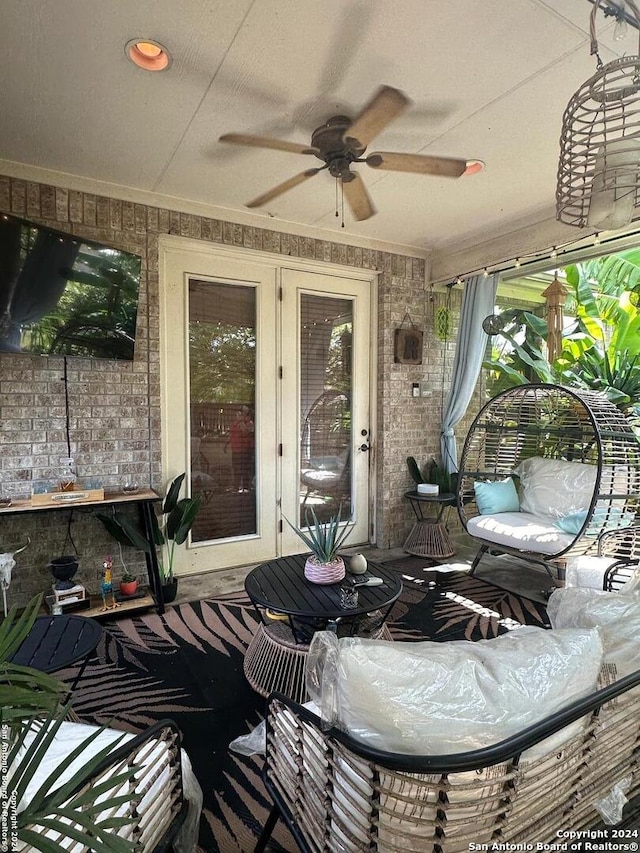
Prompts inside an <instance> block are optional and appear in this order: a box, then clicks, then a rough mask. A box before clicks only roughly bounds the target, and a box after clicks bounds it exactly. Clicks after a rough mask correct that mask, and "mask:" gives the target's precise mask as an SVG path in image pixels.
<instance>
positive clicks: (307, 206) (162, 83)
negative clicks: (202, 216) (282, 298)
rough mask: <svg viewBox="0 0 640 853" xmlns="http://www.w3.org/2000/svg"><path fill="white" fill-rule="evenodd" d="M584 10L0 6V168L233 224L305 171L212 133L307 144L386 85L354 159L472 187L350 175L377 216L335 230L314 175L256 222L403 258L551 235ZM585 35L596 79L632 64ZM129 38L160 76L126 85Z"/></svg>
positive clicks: (247, 2) (299, 162) (304, 160)
mask: <svg viewBox="0 0 640 853" xmlns="http://www.w3.org/2000/svg"><path fill="white" fill-rule="evenodd" d="M590 11H591V5H590V4H589V3H588V2H586V0H502V1H501V2H500V0H483V2H478V0H475V2H474V0H445V2H443V0H437V2H436V0H397V2H389V0H385V2H382V0H322V2H319V0H233V2H231V1H230V0H180V2H175V0H135V2H133V1H132V0H103V2H99V3H98V2H87V0H55V2H47V3H43V2H42V0H20V2H16V0H0V79H2V86H0V116H1V122H0V128H1V129H0V159H2V160H4V161H9V162H10V163H13V164H22V165H23V166H37V167H40V168H42V169H47V170H51V171H53V172H60V173H66V174H68V175H71V176H76V177H78V178H83V179H93V180H98V181H101V182H105V184H111V185H115V186H120V187H127V188H130V189H132V190H142V191H146V192H153V193H158V194H161V195H162V196H165V197H167V196H169V197H172V198H173V200H174V201H175V202H176V204H177V205H179V204H180V203H183V204H185V205H188V204H193V203H199V204H202V205H211V206H212V209H213V208H215V209H217V212H218V214H219V212H220V209H222V210H223V211H224V212H226V214H227V215H228V216H229V217H233V216H234V212H237V211H244V212H245V213H246V208H245V207H244V203H245V202H246V201H248V200H250V199H252V198H253V197H255V196H256V195H259V194H261V193H262V192H264V191H265V190H267V189H269V188H271V187H272V186H274V185H276V184H278V183H280V182H282V181H284V180H286V179H287V178H289V177H291V176H293V175H295V174H297V173H298V172H301V171H302V170H303V169H305V168H308V167H309V166H312V165H314V164H315V162H317V161H315V160H314V159H313V158H309V157H305V156H303V155H298V154H290V153H285V152H280V151H268V150H264V151H263V150H259V149H257V148H244V147H232V146H229V145H224V144H222V143H220V142H218V137H219V136H220V135H221V134H223V133H229V132H237V133H249V134H259V135H268V136H275V137H278V138H282V139H287V140H291V141H295V142H300V143H307V142H309V140H310V137H311V132H312V131H313V129H314V128H315V127H316V126H318V125H319V124H321V123H323V122H324V121H325V120H326V119H327V118H328V117H329V116H330V115H333V114H335V113H336V112H338V113H346V114H347V115H350V116H353V115H355V114H356V113H357V112H358V111H359V109H360V108H361V107H362V106H363V105H364V104H365V103H366V102H367V101H368V100H369V99H370V97H371V96H372V94H373V93H374V92H375V90H376V89H377V88H378V87H379V86H380V85H381V84H383V83H384V84H388V85H391V86H395V87H397V88H399V89H402V90H403V91H404V92H405V93H406V94H407V95H408V96H409V97H410V98H411V100H412V102H413V104H412V107H411V108H410V109H409V110H407V111H406V112H405V113H404V114H403V115H402V116H401V117H400V118H399V119H398V120H397V121H395V122H394V123H393V124H392V125H390V126H389V128H388V129H387V130H385V131H384V132H383V133H382V134H381V135H380V136H379V137H378V138H377V139H376V140H375V141H374V143H373V144H372V145H371V146H370V150H387V151H388V150H390V151H403V152H419V153H424V154H433V155H443V156H449V157H461V158H467V159H471V158H480V159H482V160H484V161H485V162H486V170H485V171H484V172H483V173H482V174H480V175H476V176H473V177H463V178H460V179H458V180H451V179H442V178H435V177H427V176H418V175H407V174H401V173H394V172H387V173H383V172H378V171H374V170H372V169H369V168H368V167H366V166H365V165H364V164H362V166H360V167H358V168H359V169H360V171H361V173H362V176H363V179H364V181H365V183H366V186H367V188H368V190H369V192H370V194H371V196H372V198H373V200H374V202H375V205H376V207H377V209H378V213H377V215H376V216H374V217H373V218H371V219H369V220H367V221H364V222H354V221H353V220H352V218H351V217H350V215H349V212H348V211H347V213H346V220H345V229H344V230H341V229H340V227H339V220H337V219H336V217H335V188H334V184H333V180H332V179H331V178H330V176H329V175H328V174H327V173H326V172H323V173H321V174H319V175H317V176H316V177H315V178H313V179H311V180H309V181H307V182H306V183H305V184H303V185H301V186H299V187H297V188H295V189H294V190H292V191H291V192H289V193H287V194H286V195H283V196H281V197H280V198H278V199H276V200H274V201H273V202H271V203H270V204H269V205H268V206H267V208H266V209H261V210H260V211H258V216H259V219H258V220H256V221H261V220H264V223H265V224H273V223H274V222H276V221H280V222H281V223H282V227H286V225H287V224H289V223H294V224H297V225H298V226H300V227H307V228H308V227H317V228H322V229H328V230H329V231H332V232H336V230H337V231H338V232H339V233H340V235H341V239H344V238H345V236H348V237H349V238H350V239H353V240H355V241H358V240H360V241H369V240H375V241H385V242H386V243H391V244H396V245H399V246H401V245H402V246H407V245H408V246H413V247H416V248H417V249H419V250H421V251H425V250H432V249H443V248H447V247H450V248H452V249H453V248H459V247H460V246H464V245H473V244H475V243H480V242H483V241H485V240H488V239H490V238H494V237H497V236H499V235H500V234H501V233H504V232H506V231H509V230H510V229H511V228H512V227H513V223H514V222H520V221H524V220H527V219H530V220H531V221H536V220H544V219H548V218H552V217H553V215H554V193H555V176H556V168H557V158H558V139H559V135H560V128H561V122H562V113H563V111H564V108H565V107H566V105H567V102H568V101H569V99H570V97H571V96H572V94H573V93H574V92H575V91H576V89H577V88H578V87H579V86H580V85H581V84H582V83H583V82H584V80H585V79H587V78H588V77H589V76H590V75H591V74H592V73H593V72H594V71H595V60H594V59H593V58H592V57H590V55H589V36H588V32H589V13H590ZM598 20H599V22H600V26H599V35H600V47H601V56H602V58H603V60H604V61H607V60H609V59H611V58H614V55H616V54H621V53H622V52H627V53H635V52H637V33H636V32H635V30H630V32H629V34H628V36H627V38H626V40H625V41H624V42H614V41H613V39H612V28H613V24H612V22H610V21H606V22H605V19H604V18H603V17H602V15H599V18H598ZM136 36H144V37H147V38H153V39H157V40H158V41H160V42H162V43H164V44H165V45H166V46H167V47H168V48H169V50H170V51H171V53H172V55H173V64H172V66H171V68H170V69H169V70H168V71H166V72H163V73H160V74H150V73H148V72H144V71H141V70H139V69H137V68H135V67H134V66H133V65H132V64H131V63H130V62H129V61H128V60H127V59H126V57H125V54H124V45H125V43H126V42H127V41H128V40H129V39H130V38H133V37H136ZM614 51H615V52H614ZM4 165H5V166H6V165H7V163H5V164H4ZM342 235H344V236H342Z"/></svg>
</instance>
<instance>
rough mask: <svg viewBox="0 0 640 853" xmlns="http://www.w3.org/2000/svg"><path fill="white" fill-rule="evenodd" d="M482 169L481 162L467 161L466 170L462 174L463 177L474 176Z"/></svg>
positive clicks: (482, 164)
mask: <svg viewBox="0 0 640 853" xmlns="http://www.w3.org/2000/svg"><path fill="white" fill-rule="evenodd" d="M483 169H484V162H483V161H482V160H467V168H466V169H465V170H464V172H463V173H462V174H463V175H475V174H477V173H478V172H481V171H482V170H483Z"/></svg>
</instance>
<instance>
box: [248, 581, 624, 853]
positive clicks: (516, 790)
mask: <svg viewBox="0 0 640 853" xmlns="http://www.w3.org/2000/svg"><path fill="white" fill-rule="evenodd" d="M639 582H640V578H636V580H635V582H634V581H631V582H629V584H630V586H629V584H626V585H625V586H627V587H628V588H629V590H630V591H628V592H624V587H623V590H621V591H620V592H619V593H614V592H603V591H600V592H597V591H594V590H580V589H562V590H557V591H556V592H554V593H553V594H552V596H551V600H550V604H549V607H550V612H553V619H552V622H553V629H552V630H546V629H544V628H538V627H521V628H517V629H515V630H512V631H510V632H508V633H507V634H504V635H501V636H499V637H497V638H494V639H492V640H482V641H478V642H475V643H472V642H466V641H451V642H442V643H438V642H428V641H427V642H424V643H397V642H396V643H385V642H383V641H372V640H362V639H357V638H351V639H341V640H337V639H336V638H335V637H333V638H329V639H328V640H326V641H325V640H324V638H323V637H321V636H320V635H318V634H317V635H316V638H315V639H314V644H315V645H316V646H317V645H320V646H322V645H325V647H326V649H325V650H323V649H320V651H318V649H317V648H313V649H312V651H311V654H312V656H314V657H315V659H316V663H315V664H312V666H311V667H310V669H309V671H308V686H309V692H310V695H311V696H312V698H313V700H314V704H313V705H311V706H309V705H307V706H302V705H300V704H298V703H296V702H293V701H292V700H290V699H287V698H286V697H284V696H282V695H280V694H273V695H272V696H270V697H269V700H268V708H267V725H266V744H265V747H266V758H265V767H264V779H265V783H266V786H267V789H268V791H269V792H270V794H271V796H272V798H273V800H274V803H275V806H274V809H273V811H272V812H271V815H270V817H269V820H268V822H267V824H266V825H265V828H264V831H263V833H262V836H261V838H260V840H259V842H258V844H257V846H256V848H255V853H261V851H263V850H265V849H266V844H267V842H268V839H269V838H270V836H271V833H272V832H273V829H274V827H275V824H276V823H277V821H278V820H280V819H282V820H284V821H285V822H286V824H287V826H288V828H289V829H290V831H291V832H292V834H293V836H294V837H295V839H296V842H297V844H298V845H299V848H300V850H301V851H303V852H304V853H337V851H340V853H361V851H363V850H368V851H372V853H373V852H374V851H375V853H398V851H407V853H468V851H469V850H470V849H498V848H497V847H495V848H494V847H492V846H491V845H494V844H495V845H501V844H507V843H509V844H523V845H526V844H551V845H552V844H563V843H567V842H568V841H570V840H572V839H575V838H577V837H579V836H578V833H580V832H584V831H585V830H593V829H594V828H597V827H600V828H601V829H602V828H605V829H606V827H607V826H613V827H618V837H624V835H623V833H622V829H623V828H624V827H628V826H630V825H631V824H630V823H627V822H625V821H626V818H625V815H627V814H628V809H625V806H626V805H627V802H628V800H631V799H632V798H634V796H637V795H638V794H639V793H640V689H639V688H640V594H637V593H635V592H633V591H631V590H632V587H634V586H635V588H636V589H637V587H638V583H639ZM557 596H560V598H558V601H557V602H555V601H554V598H555V597H557ZM552 603H553V607H552ZM325 636H326V635H325ZM318 641H319V642H318ZM327 649H328V651H327ZM318 661H321V663H320V665H318ZM252 736H253V733H252ZM603 837H604V836H603ZM608 837H609V838H612V837H613V836H612V835H609V836H608ZM472 845H488V846H487V847H486V848H480V847H478V846H475V847H472ZM522 849H529V848H524V847H523V848H522ZM557 849H562V848H557Z"/></svg>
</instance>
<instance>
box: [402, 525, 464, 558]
mask: <svg viewBox="0 0 640 853" xmlns="http://www.w3.org/2000/svg"><path fill="white" fill-rule="evenodd" d="M404 550H405V551H407V552H408V553H409V554H415V555H416V556H417V557H433V558H435V559H440V558H441V557H453V555H454V554H455V553H456V550H455V548H454V547H453V542H452V541H451V538H450V536H449V533H448V531H447V528H446V527H445V526H444V524H440V523H439V522H437V521H431V520H427V519H423V520H421V521H417V522H416V523H415V524H414V525H413V527H412V528H411V532H410V533H409V535H408V536H407V540H406V542H405V543H404Z"/></svg>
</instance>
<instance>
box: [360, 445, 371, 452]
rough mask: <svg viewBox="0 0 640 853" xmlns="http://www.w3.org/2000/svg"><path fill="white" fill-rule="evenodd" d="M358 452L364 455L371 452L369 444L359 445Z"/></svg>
mask: <svg viewBox="0 0 640 853" xmlns="http://www.w3.org/2000/svg"><path fill="white" fill-rule="evenodd" d="M358 450H361V451H362V452H363V453H366V452H367V451H368V450H371V445H370V444H361V445H360V447H359V448H358Z"/></svg>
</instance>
